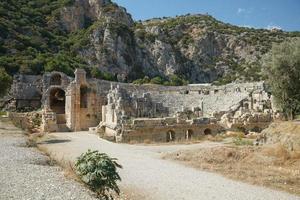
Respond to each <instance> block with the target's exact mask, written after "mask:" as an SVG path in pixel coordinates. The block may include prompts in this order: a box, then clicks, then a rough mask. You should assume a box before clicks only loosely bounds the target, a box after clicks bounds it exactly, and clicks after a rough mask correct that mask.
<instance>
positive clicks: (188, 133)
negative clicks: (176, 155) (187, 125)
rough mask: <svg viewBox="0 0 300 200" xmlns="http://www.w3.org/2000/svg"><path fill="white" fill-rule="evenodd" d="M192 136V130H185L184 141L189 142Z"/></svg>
mask: <svg viewBox="0 0 300 200" xmlns="http://www.w3.org/2000/svg"><path fill="white" fill-rule="evenodd" d="M193 134H194V131H193V130H191V129H189V130H187V131H186V135H185V139H186V140H191V139H192V137H193Z"/></svg>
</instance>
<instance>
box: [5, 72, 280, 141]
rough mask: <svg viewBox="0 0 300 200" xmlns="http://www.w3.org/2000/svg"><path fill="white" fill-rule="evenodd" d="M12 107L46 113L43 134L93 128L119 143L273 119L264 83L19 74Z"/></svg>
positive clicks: (255, 126) (258, 125)
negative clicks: (145, 81)
mask: <svg viewBox="0 0 300 200" xmlns="http://www.w3.org/2000/svg"><path fill="white" fill-rule="evenodd" d="M11 93H12V94H13V100H12V101H11V102H10V107H12V106H14V107H15V108H16V109H19V110H22V109H25V108H28V107H29V108H32V109H38V108H42V112H43V114H42V116H43V118H42V130H43V131H44V132H55V131H82V130H88V129H90V130H91V131H93V132H97V133H99V134H100V135H101V136H102V137H104V138H107V139H110V140H113V141H117V142H129V141H132V140H135V141H141V142H142V141H145V140H151V141H158V142H159V141H160V142H161V141H162V142H168V141H175V140H189V139H192V138H195V139H197V138H199V137H201V136H202V135H205V134H216V133H218V132H220V131H222V130H225V129H243V130H257V131H258V130H261V129H263V128H265V127H266V126H267V125H268V124H269V123H270V122H271V121H272V119H273V115H274V111H273V108H272V101H271V95H270V94H269V93H267V92H266V90H265V86H264V83H263V82H255V83H241V84H228V85H223V86H213V85H210V84H193V85H187V86H178V87H175V86H160V85H134V84H127V83H117V82H109V81H104V80H98V79H87V78H86V73H85V71H84V70H83V69H77V70H76V71H75V78H71V77H68V76H66V75H65V74H63V73H60V72H51V73H45V74H44V75H43V76H26V75H19V76H16V77H15V81H14V84H13V87H12V92H11Z"/></svg>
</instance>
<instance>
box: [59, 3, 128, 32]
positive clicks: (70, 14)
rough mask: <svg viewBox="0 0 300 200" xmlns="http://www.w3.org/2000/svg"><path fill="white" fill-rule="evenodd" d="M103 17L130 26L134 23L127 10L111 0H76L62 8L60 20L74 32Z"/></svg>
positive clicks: (66, 27)
mask: <svg viewBox="0 0 300 200" xmlns="http://www.w3.org/2000/svg"><path fill="white" fill-rule="evenodd" d="M103 18H105V19H106V20H109V21H114V20H118V22H122V23H124V24H126V25H128V26H131V25H132V24H133V20H132V18H131V16H130V15H129V14H128V13H127V12H126V10H125V9H124V8H121V7H118V6H117V5H116V4H113V3H112V2H111V1H110V0H88V1H87V0H75V1H74V2H73V3H72V4H71V5H70V6H66V7H64V8H62V9H61V10H60V18H59V21H60V23H61V25H62V27H63V28H64V29H66V30H67V31H69V32H73V31H77V30H79V29H83V28H87V27H88V26H90V25H91V24H92V23H94V22H95V21H97V20H100V19H103Z"/></svg>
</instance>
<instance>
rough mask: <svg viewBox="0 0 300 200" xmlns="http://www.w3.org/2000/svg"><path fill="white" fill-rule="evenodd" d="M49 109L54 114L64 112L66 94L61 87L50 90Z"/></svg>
mask: <svg viewBox="0 0 300 200" xmlns="http://www.w3.org/2000/svg"><path fill="white" fill-rule="evenodd" d="M49 98H50V109H51V110H52V111H53V112H55V113H56V114H65V105H66V94H65V91H64V90H63V89H61V88H52V89H51V90H50V96H49Z"/></svg>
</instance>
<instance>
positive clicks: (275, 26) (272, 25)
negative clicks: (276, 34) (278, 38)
mask: <svg viewBox="0 0 300 200" xmlns="http://www.w3.org/2000/svg"><path fill="white" fill-rule="evenodd" d="M266 28H267V29H269V30H272V29H278V30H282V28H281V27H280V26H278V25H275V24H273V23H270V24H269V25H268V26H267V27H266Z"/></svg>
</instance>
